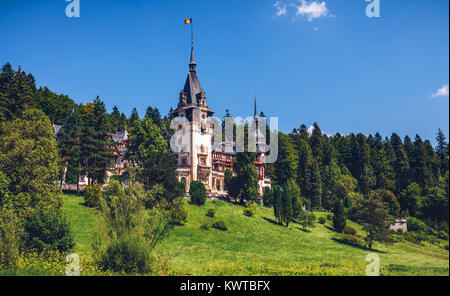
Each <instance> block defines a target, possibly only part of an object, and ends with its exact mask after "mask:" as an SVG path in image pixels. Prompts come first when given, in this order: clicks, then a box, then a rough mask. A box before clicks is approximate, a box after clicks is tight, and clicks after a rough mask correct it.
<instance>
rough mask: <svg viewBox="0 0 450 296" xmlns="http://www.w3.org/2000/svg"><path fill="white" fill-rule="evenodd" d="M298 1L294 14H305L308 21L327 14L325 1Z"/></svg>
mask: <svg viewBox="0 0 450 296" xmlns="http://www.w3.org/2000/svg"><path fill="white" fill-rule="evenodd" d="M300 2H301V4H300V5H298V6H296V8H297V12H296V15H300V16H306V17H307V18H308V21H312V20H313V19H316V18H320V17H324V16H328V15H329V13H328V8H327V4H326V3H325V2H321V3H319V2H316V1H313V2H307V1H306V0H301V1H300Z"/></svg>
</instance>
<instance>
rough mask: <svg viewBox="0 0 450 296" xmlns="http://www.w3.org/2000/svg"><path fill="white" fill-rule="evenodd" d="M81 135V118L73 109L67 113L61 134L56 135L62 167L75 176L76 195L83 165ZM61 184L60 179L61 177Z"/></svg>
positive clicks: (77, 110)
mask: <svg viewBox="0 0 450 296" xmlns="http://www.w3.org/2000/svg"><path fill="white" fill-rule="evenodd" d="M82 133H83V119H82V117H81V110H80V108H79V107H78V106H77V108H74V109H73V112H71V113H69V115H68V116H67V118H66V121H65V123H64V125H63V127H62V130H61V133H60V134H59V135H58V137H57V140H58V148H59V154H60V157H61V159H62V160H63V163H64V166H65V167H66V168H67V173H66V180H67V178H68V176H67V174H69V173H70V172H74V173H75V174H76V183H77V193H79V191H80V188H79V181H80V174H81V173H82V171H83V163H82V157H81V147H82V145H81V138H82ZM61 183H62V177H61Z"/></svg>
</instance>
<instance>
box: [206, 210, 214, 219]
mask: <svg viewBox="0 0 450 296" xmlns="http://www.w3.org/2000/svg"><path fill="white" fill-rule="evenodd" d="M215 215H216V209H208V210H207V211H206V216H208V217H210V218H213V217H214V216H215Z"/></svg>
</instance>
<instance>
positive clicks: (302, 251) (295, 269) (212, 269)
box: [64, 195, 449, 276]
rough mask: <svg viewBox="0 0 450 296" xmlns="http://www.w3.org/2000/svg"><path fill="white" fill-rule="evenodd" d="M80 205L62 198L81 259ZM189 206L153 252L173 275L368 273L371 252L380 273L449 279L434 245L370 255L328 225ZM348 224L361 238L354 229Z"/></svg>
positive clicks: (85, 245) (91, 221)
mask: <svg viewBox="0 0 450 296" xmlns="http://www.w3.org/2000/svg"><path fill="white" fill-rule="evenodd" d="M82 202H83V198H82V197H76V196H72V195H65V196H64V208H65V209H66V211H67V216H68V218H69V220H70V221H71V223H72V227H73V230H74V235H75V240H76V243H77V245H76V251H77V252H80V253H84V254H86V253H89V252H91V251H92V248H91V240H92V232H93V229H94V227H95V223H96V222H95V215H94V212H93V210H92V209H89V208H86V207H84V206H83V205H82ZM209 208H215V209H216V210H217V213H216V217H215V218H209V217H207V216H206V215H205V213H206V211H207V209H209ZM187 209H188V222H187V223H186V225H184V226H176V227H175V229H174V230H173V231H172V232H171V233H170V235H169V236H168V237H167V238H166V239H165V241H164V242H163V243H162V244H161V245H160V246H158V247H157V250H156V255H157V256H158V257H160V258H164V259H165V260H167V269H168V270H167V273H168V274H170V275H365V269H366V265H367V263H366V262H365V257H366V255H367V254H369V253H371V252H374V253H376V254H378V255H379V257H380V260H381V272H382V274H383V275H447V276H448V275H449V253H448V251H447V250H445V249H443V248H440V247H438V246H433V245H430V244H425V245H424V246H419V245H416V244H413V243H410V242H406V241H402V242H400V243H396V244H379V243H376V244H375V246H374V248H375V249H376V250H375V251H368V250H364V249H361V248H357V247H352V246H349V245H345V244H342V243H340V242H338V241H335V240H333V237H334V236H335V235H336V233H335V232H334V231H333V230H332V228H331V221H327V222H326V224H325V225H321V224H318V223H317V224H316V227H315V228H313V229H311V230H310V232H304V231H303V230H302V229H301V227H300V225H297V224H291V225H290V227H289V228H286V227H281V226H279V225H276V224H275V222H274V216H273V211H272V209H267V208H262V207H258V209H257V214H256V215H255V216H254V217H246V216H244V215H243V208H242V207H240V206H237V205H233V204H230V203H226V202H223V201H207V203H206V205H205V206H203V207H197V206H193V205H190V204H187ZM322 215H323V216H325V214H323V213H316V216H318V217H319V216H322ZM215 220H224V221H225V222H226V224H227V226H228V230H227V231H220V230H217V229H214V228H211V227H210V228H209V229H208V230H204V229H202V228H201V225H202V224H205V223H207V224H208V225H209V226H211V224H212V222H213V221H215ZM348 223H349V224H350V225H351V226H353V227H355V228H356V229H358V231H359V232H360V233H362V230H361V227H360V226H359V225H357V224H355V223H352V222H348Z"/></svg>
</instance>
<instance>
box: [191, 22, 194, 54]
mask: <svg viewBox="0 0 450 296" xmlns="http://www.w3.org/2000/svg"><path fill="white" fill-rule="evenodd" d="M191 45H192V47H194V23H193V21H192V16H191Z"/></svg>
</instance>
